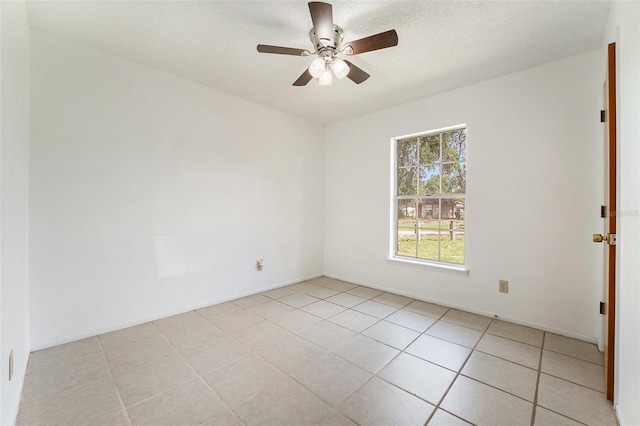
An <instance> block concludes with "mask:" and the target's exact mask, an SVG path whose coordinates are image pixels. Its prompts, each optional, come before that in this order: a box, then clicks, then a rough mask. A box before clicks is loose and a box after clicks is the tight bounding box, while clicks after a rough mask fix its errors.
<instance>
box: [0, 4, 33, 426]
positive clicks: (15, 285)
mask: <svg viewBox="0 0 640 426" xmlns="http://www.w3.org/2000/svg"><path fill="white" fill-rule="evenodd" d="M0 40H1V47H0V52H1V55H0V94H1V95H0V98H1V100H0V129H1V130H0V325H1V327H0V354H1V359H0V380H1V383H0V400H1V403H0V424H2V425H9V424H13V423H14V421H15V418H16V415H17V412H18V403H19V402H20V393H21V391H22V384H23V382H24V375H25V372H26V368H27V362H28V359H29V352H30V347H29V283H28V280H29V276H28V274H29V266H28V241H29V236H28V229H29V228H28V204H27V203H28V194H27V193H28V186H29V184H28V178H29V121H28V119H29V25H28V22H27V10H26V6H25V3H24V2H0ZM11 350H13V352H14V374H13V379H12V380H11V381H9V380H8V373H9V371H8V365H9V353H10V351H11Z"/></svg>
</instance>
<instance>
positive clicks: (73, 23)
mask: <svg viewBox="0 0 640 426" xmlns="http://www.w3.org/2000/svg"><path fill="white" fill-rule="evenodd" d="M331 3H332V4H333V18H334V23H335V24H337V25H339V26H341V27H342V28H343V29H344V31H345V41H348V40H354V39H358V38H361V37H365V36H368V35H371V34H375V33H379V32H382V31H385V30H388V29H392V28H395V29H396V30H397V32H398V38H399V44H398V46H397V47H393V48H389V49H385V50H379V51H375V52H369V53H364V54H362V55H358V56H354V57H352V58H350V60H351V61H352V62H353V63H354V64H355V65H357V66H359V67H360V68H362V69H364V70H365V71H367V72H368V73H369V74H371V78H370V79H369V80H367V81H365V82H364V83H362V84H361V85H356V84H354V83H353V82H351V81H350V80H348V79H344V80H335V79H334V84H333V86H324V87H321V86H318V85H317V82H316V81H315V80H314V81H311V82H310V83H309V85H307V86H305V87H293V86H292V85H291V84H292V83H293V81H294V80H295V79H296V78H297V77H298V76H299V75H300V74H301V73H302V72H303V71H304V70H305V68H306V67H308V65H309V64H310V63H311V61H312V58H309V57H307V58H304V57H295V56H284V55H269V54H260V53H257V51H256V45H257V44H258V43H263V44H272V45H279V46H287V47H297V48H303V49H309V50H312V46H311V42H310V41H309V38H308V32H309V30H310V28H311V26H312V24H311V18H310V16H309V10H308V7H307V4H306V2H304V1H199V2H191V1H169V2H167V1H162V2H161V1H96V2H94V1H71V2H63V1H42V2H36V1H30V2H29V3H28V11H29V24H30V26H31V28H32V29H35V30H39V31H43V32H46V33H49V34H53V35H55V36H58V37H61V38H63V39H66V40H68V41H71V42H74V43H78V44H80V45H83V46H87V47H91V48H94V49H97V50H101V51H103V52H106V53H110V54H112V55H115V56H119V57H122V58H126V59H129V60H132V61H135V62H138V63H141V64H144V65H147V66H149V67H152V68H155V69H158V70H162V71H165V72H168V73H171V74H174V75H177V76H180V77H183V78H186V79H188V80H192V81H195V82H198V83H201V84H204V85H207V86H211V87H214V88H217V89H220V90H223V91H225V92H228V93H232V94H234V95H237V96H240V97H242V98H245V99H249V100H252V101H255V102H258V103H261V104H263V105H267V106H270V107H273V108H277V109H280V110H282V111H287V112H290V113H292V114H296V115H299V116H302V117H305V118H307V119H309V120H312V121H315V122H318V123H322V124H327V123H332V122H336V121H340V120H343V119H347V118H351V117H355V116H358V115H362V114H365V113H368V112H372V111H375V110H379V109H382V108H385V107H389V106H392V105H396V104H400V103H403V102H408V101H411V100H415V99H419V98H422V97H425V96H429V95H433V94H435V93H439V92H443V91H446V90H451V89H454V88H457V87H461V86H464V85H468V84H472V83H475V82H479V81H482V80H486V79H489V78H493V77H497V76H500V75H505V74H508V73H512V72H514V71H518V70H523V69H526V68H529V67H532V66H536V65H540V64H543V63H546V62H550V61H554V60H557V59H560V58H564V57H567V56H570V55H574V54H577V53H580V52H584V51H587V50H592V49H595V48H598V47H599V46H600V44H601V40H602V35H603V32H604V27H605V22H606V19H607V14H608V11H609V5H610V2H608V1H607V2H599V1H566V2H565V1H549V2H547V1H463V2H453V1H437V2H435V1H342V0H336V1H331Z"/></svg>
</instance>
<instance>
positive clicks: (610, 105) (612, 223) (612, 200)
mask: <svg viewBox="0 0 640 426" xmlns="http://www.w3.org/2000/svg"><path fill="white" fill-rule="evenodd" d="M606 92H607V93H606V102H607V104H606V105H605V111H606V112H605V125H606V126H607V127H606V132H607V139H608V141H607V142H608V143H607V148H606V149H607V157H608V159H607V173H608V177H607V180H608V188H607V193H608V197H607V198H608V199H607V200H606V202H607V213H608V214H607V215H606V218H605V222H606V225H605V231H606V232H607V233H609V234H615V233H616V231H617V229H616V211H617V199H616V190H617V182H616V164H617V155H616V152H617V151H616V148H617V147H616V144H617V131H616V126H617V123H616V118H617V117H616V106H617V105H616V44H615V43H611V44H609V45H608V46H607V81H606ZM605 250H607V254H608V255H607V261H608V262H607V265H606V267H607V277H606V279H607V306H606V310H607V325H606V327H607V340H606V343H605V354H604V355H605V366H606V368H605V375H606V378H605V379H606V390H607V399H608V400H610V401H613V393H614V392H613V390H614V373H615V335H616V246H615V245H613V244H608V245H607V246H606V249H605Z"/></svg>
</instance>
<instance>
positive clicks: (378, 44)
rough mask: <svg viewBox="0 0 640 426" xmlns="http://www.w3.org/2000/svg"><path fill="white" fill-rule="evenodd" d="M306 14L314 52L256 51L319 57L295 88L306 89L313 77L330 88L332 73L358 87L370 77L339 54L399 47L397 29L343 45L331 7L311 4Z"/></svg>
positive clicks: (271, 48) (265, 48) (260, 47)
mask: <svg viewBox="0 0 640 426" xmlns="http://www.w3.org/2000/svg"><path fill="white" fill-rule="evenodd" d="M309 12H310V13H311V21H312V22H313V28H311V31H309V38H310V39H311V43H312V44H313V48H314V51H313V52H311V51H309V50H306V49H296V48H293V47H280V46H269V45H266V44H259V45H258V52H260V53H275V54H280V55H293V56H312V55H317V56H318V57H317V58H316V59H314V60H313V62H311V65H310V66H309V68H308V69H307V70H305V72H303V73H302V75H301V76H300V77H298V79H297V80H296V81H295V82H294V83H293V85H294V86H305V85H306V84H307V83H309V82H310V81H311V79H312V78H317V79H318V83H319V84H320V85H322V86H329V85H331V82H332V80H333V75H332V71H333V74H335V76H336V77H337V78H344V77H348V78H349V79H350V80H352V81H353V82H354V83H356V84H360V83H362V82H363V81H365V80H366V79H368V78H369V77H370V76H369V74H367V73H366V72H364V71H363V70H362V69H360V68H358V67H357V66H355V65H353V64H352V63H351V62H349V61H346V60H343V59H340V58H339V57H338V55H342V54H344V55H348V56H353V55H359V54H360V53H365V52H371V51H372V50H378V49H385V48H387V47H393V46H397V45H398V34H397V33H396V30H389V31H385V32H382V33H380V34H375V35H372V36H369V37H365V38H361V39H359V40H355V41H351V42H348V43H342V39H343V38H344V31H343V30H342V28H340V27H339V26H337V25H335V24H334V23H333V8H332V6H331V5H330V4H329V3H322V2H310V3H309Z"/></svg>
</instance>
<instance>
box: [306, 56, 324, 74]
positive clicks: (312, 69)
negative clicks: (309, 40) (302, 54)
mask: <svg viewBox="0 0 640 426" xmlns="http://www.w3.org/2000/svg"><path fill="white" fill-rule="evenodd" d="M326 68H327V66H326V63H325V62H324V58H316V59H314V60H313V62H311V65H309V73H310V74H311V75H312V76H313V77H314V78H320V76H321V75H322V73H324V71H325V69H326Z"/></svg>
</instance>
